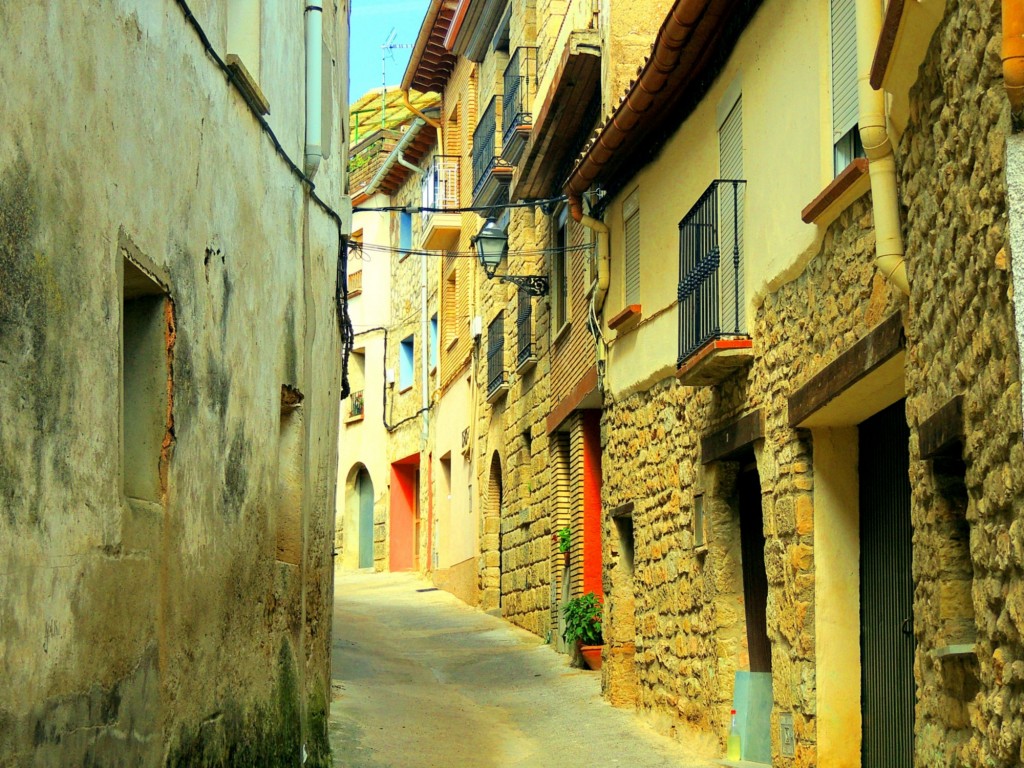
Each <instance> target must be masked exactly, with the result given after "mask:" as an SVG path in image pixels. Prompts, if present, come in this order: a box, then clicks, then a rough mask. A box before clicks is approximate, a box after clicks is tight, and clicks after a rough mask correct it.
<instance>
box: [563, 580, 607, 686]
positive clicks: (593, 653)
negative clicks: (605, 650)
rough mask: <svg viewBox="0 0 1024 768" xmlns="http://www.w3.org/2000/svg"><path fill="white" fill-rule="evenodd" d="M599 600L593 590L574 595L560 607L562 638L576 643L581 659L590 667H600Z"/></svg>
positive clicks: (600, 608)
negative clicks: (563, 625)
mask: <svg viewBox="0 0 1024 768" xmlns="http://www.w3.org/2000/svg"><path fill="white" fill-rule="evenodd" d="M601 610H602V605H601V601H600V600H599V599H598V597H597V595H595V594H594V593H593V592H587V594H585V595H583V596H581V597H574V598H573V599H572V600H570V601H569V602H568V603H566V604H565V605H564V606H563V608H562V616H563V618H564V619H565V628H564V629H563V630H562V639H563V640H565V642H567V643H570V644H571V643H576V645H577V646H578V647H579V649H580V653H581V654H582V655H583V660H584V661H585V662H586V663H587V666H588V667H590V668H591V669H600V668H601V646H602V645H603V644H604V639H603V638H602V637H601Z"/></svg>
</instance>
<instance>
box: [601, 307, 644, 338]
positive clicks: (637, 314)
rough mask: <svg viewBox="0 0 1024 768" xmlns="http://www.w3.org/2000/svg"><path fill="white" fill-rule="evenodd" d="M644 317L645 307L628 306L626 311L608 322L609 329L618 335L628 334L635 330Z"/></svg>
mask: <svg viewBox="0 0 1024 768" xmlns="http://www.w3.org/2000/svg"><path fill="white" fill-rule="evenodd" d="M642 316H643V307H642V306H641V305H640V304H627V305H626V307H625V309H623V310H622V311H621V312H619V313H618V314H617V315H615V317H613V318H612V319H611V320H609V321H608V327H609V328H611V329H612V330H613V331H615V332H616V333H620V334H621V333H628V332H629V331H630V330H632V329H633V327H634V326H636V324H637V323H638V322H640V318H641V317H642Z"/></svg>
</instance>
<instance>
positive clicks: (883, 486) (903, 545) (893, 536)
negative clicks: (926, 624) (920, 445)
mask: <svg viewBox="0 0 1024 768" xmlns="http://www.w3.org/2000/svg"><path fill="white" fill-rule="evenodd" d="M909 440H910V433H909V429H908V428H907V421H906V415H905V406H904V401H902V400H901V401H900V402H898V403H896V404H894V405H892V406H890V407H889V408H886V409H885V410H884V411H881V412H879V413H877V414H876V415H874V416H872V417H871V418H870V419H868V420H867V421H865V422H863V423H862V424H861V425H860V468H859V471H860V600H861V638H860V639H861V686H862V687H861V707H862V716H863V748H862V755H863V763H862V764H863V766H864V768H910V767H911V766H912V765H913V760H914V579H913V573H912V570H911V565H912V561H913V546H912V536H913V528H912V526H911V523H910V479H909V469H910V459H909V453H908V450H909V449H908V443H909Z"/></svg>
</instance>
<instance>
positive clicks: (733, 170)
mask: <svg viewBox="0 0 1024 768" xmlns="http://www.w3.org/2000/svg"><path fill="white" fill-rule="evenodd" d="M718 163H719V166H718V169H719V174H720V178H722V179H731V180H742V179H743V178H744V176H743V98H742V96H740V97H737V99H736V103H735V104H734V105H733V107H732V109H731V110H730V111H729V114H728V116H727V117H726V118H725V120H724V121H723V122H722V125H721V127H720V128H719V129H718ZM743 191H744V185H743V184H740V185H737V186H735V187H734V186H733V185H732V184H722V185H720V186H719V188H718V219H719V224H718V226H719V228H718V238H719V239H718V242H719V244H720V247H721V248H722V251H721V254H720V257H721V264H722V267H721V269H720V271H719V276H720V277H719V280H720V283H719V284H720V286H721V287H720V290H721V294H720V295H721V304H720V306H721V308H722V310H721V311H722V314H721V318H722V330H723V331H727V332H743V331H745V328H744V325H745V322H744V311H743V298H744V296H743ZM734 243H735V245H736V246H737V247H738V250H739V267H738V269H733V258H734V254H733V244H734ZM737 283H738V285H737ZM737 289H738V290H737ZM737 298H738V299H739V302H740V303H739V306H737ZM737 321H738V323H737Z"/></svg>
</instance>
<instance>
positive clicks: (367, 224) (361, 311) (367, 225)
mask: <svg viewBox="0 0 1024 768" xmlns="http://www.w3.org/2000/svg"><path fill="white" fill-rule="evenodd" d="M387 204H388V198H387V196H385V195H375V196H374V197H372V198H370V200H368V201H367V202H366V203H365V205H366V206H367V207H371V206H384V205H387ZM390 218H391V215H390V214H388V213H357V214H356V215H355V217H354V220H353V225H352V226H353V233H361V235H360V239H361V241H362V243H364V244H367V245H377V246H380V245H386V244H387V243H389V242H390V228H389V222H390ZM349 272H350V273H351V274H358V275H359V277H358V278H357V281H358V284H359V285H360V288H361V291H362V293H360V294H359V295H357V296H352V297H351V298H350V299H349V316H350V317H351V318H352V329H353V332H354V333H355V342H354V348H353V352H354V353H357V354H353V356H352V358H351V361H350V363H349V381H350V382H351V387H352V391H353V392H360V393H361V395H362V398H363V415H362V416H361V417H358V416H356V417H353V416H352V415H351V414H352V398H351V397H350V398H349V399H348V400H347V401H346V402H344V403H342V405H341V423H342V427H341V430H340V432H339V436H338V476H339V483H338V497H337V512H336V513H335V520H336V523H335V546H336V547H337V548H338V549H339V551H340V555H339V557H340V558H341V563H342V564H343V565H344V566H345V567H346V568H356V567H358V564H359V536H358V531H359V499H358V494H357V493H355V487H354V480H355V475H356V473H357V472H358V467H359V466H363V467H365V468H366V470H367V472H368V473H369V475H370V481H371V482H372V483H373V493H374V499H375V505H380V504H383V503H386V500H387V485H388V472H389V467H388V461H387V449H386V445H387V443H386V435H387V432H386V430H385V429H384V423H383V417H384V404H383V400H384V397H383V395H384V333H385V331H386V330H387V328H388V325H389V323H390V319H391V259H390V258H389V257H388V254H387V253H384V252H381V251H380V250H378V249H376V248H371V247H367V248H361V247H359V246H357V245H353V246H352V247H351V249H350V255H349ZM354 282H355V281H353V280H351V279H350V281H349V284H350V285H352V284H354ZM359 354H361V355H362V357H361V358H360V357H359ZM360 363H362V368H363V370H362V375H361V376H359V371H357V370H356V369H357V368H358V366H359V364H360Z"/></svg>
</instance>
